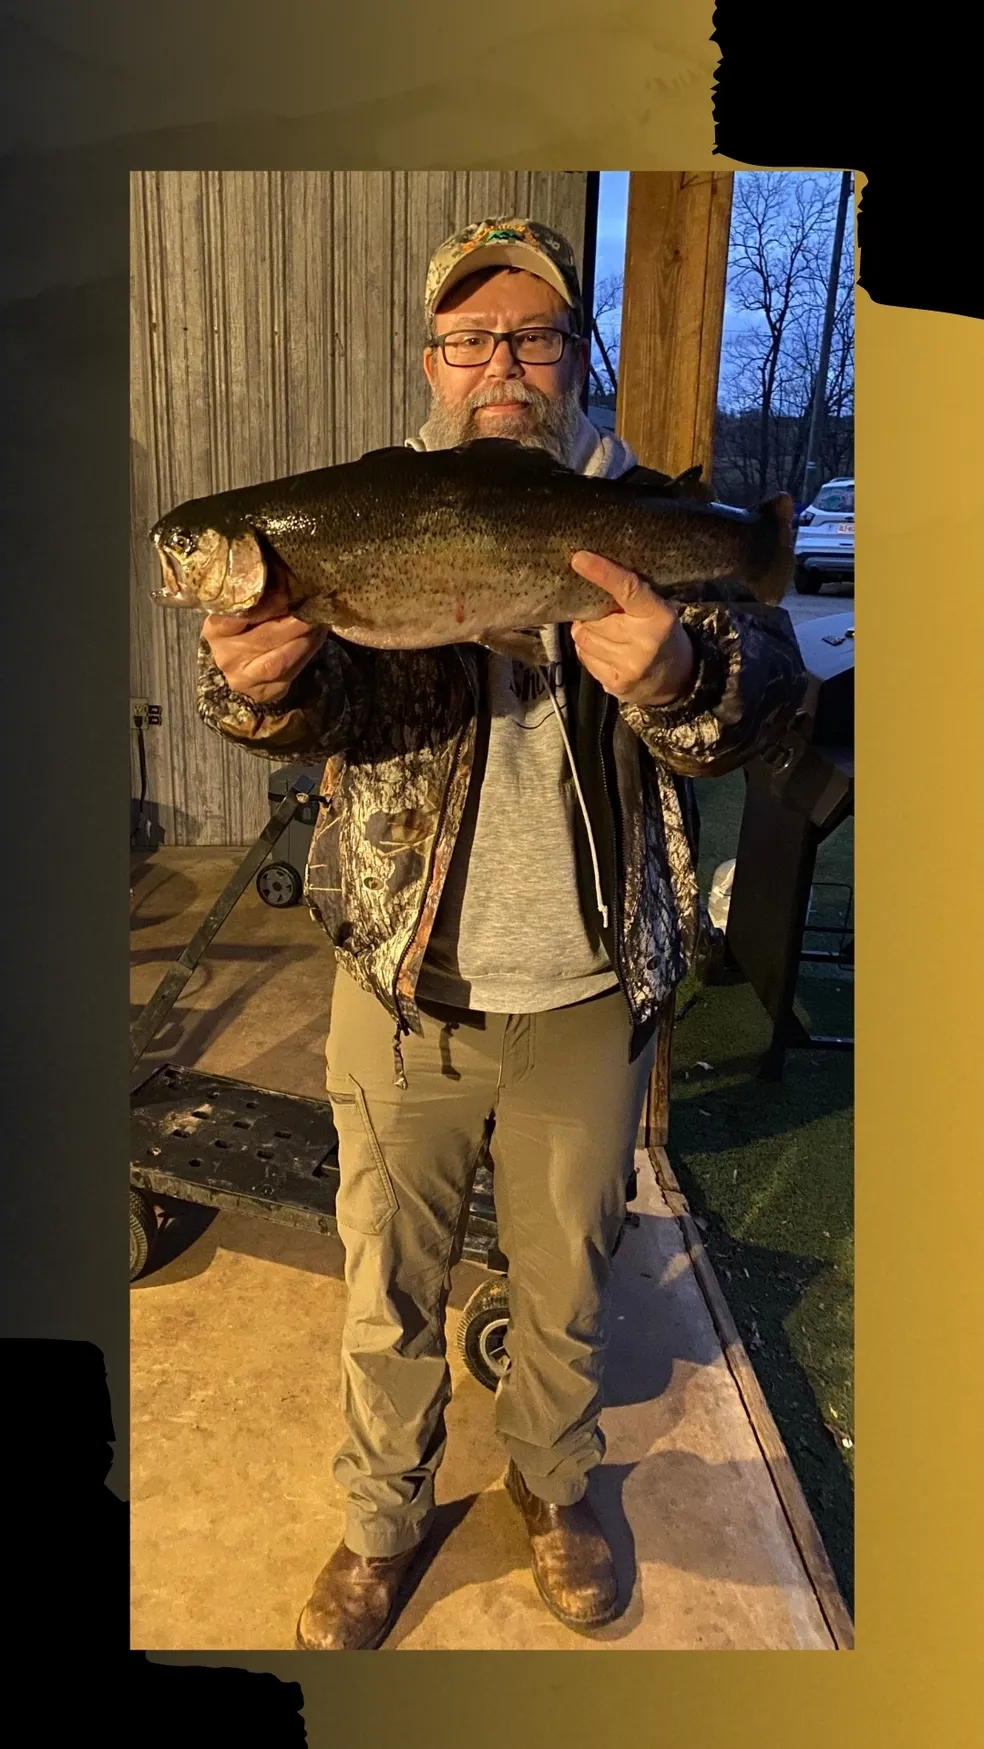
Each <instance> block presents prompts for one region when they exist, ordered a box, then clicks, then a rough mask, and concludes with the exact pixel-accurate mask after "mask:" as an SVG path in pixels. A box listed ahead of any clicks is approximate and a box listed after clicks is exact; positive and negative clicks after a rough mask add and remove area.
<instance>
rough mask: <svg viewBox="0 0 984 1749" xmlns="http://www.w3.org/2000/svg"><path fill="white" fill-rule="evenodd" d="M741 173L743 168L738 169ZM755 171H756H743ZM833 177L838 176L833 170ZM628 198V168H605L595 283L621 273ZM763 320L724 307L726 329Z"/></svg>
mask: <svg viewBox="0 0 984 1749" xmlns="http://www.w3.org/2000/svg"><path fill="white" fill-rule="evenodd" d="M739 174H741V172H739ZM744 174H746V175H748V174H751V175H754V174H755V172H754V171H752V172H747V171H746V172H744ZM829 175H830V177H831V180H832V181H834V180H835V179H837V178H838V176H839V173H838V172H837V171H830V172H829ZM628 201H629V172H628V171H627V170H603V171H602V172H601V179H600V190H599V197H598V242H597V254H596V259H595V283H596V284H597V282H598V281H599V280H602V279H608V278H609V277H610V276H611V275H612V274H613V273H621V272H622V271H623V268H624V266H625V221H626V213H627V209H628ZM761 320H762V318H761V316H759V315H757V314H756V313H754V312H748V311H745V310H735V309H734V308H732V307H731V306H730V305H729V304H728V303H725V308H724V332H725V334H726V335H729V334H733V333H736V332H737V331H739V330H740V329H741V328H746V327H748V326H750V325H751V326H755V325H756V324H758V323H760V322H761Z"/></svg>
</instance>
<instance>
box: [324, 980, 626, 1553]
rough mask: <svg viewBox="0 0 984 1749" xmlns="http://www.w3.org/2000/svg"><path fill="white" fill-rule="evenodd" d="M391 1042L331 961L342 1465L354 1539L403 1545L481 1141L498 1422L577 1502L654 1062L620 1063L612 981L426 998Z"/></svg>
mask: <svg viewBox="0 0 984 1749" xmlns="http://www.w3.org/2000/svg"><path fill="white" fill-rule="evenodd" d="M421 1019H422V1023H423V1035H422V1036H418V1035H416V1034H414V1033H411V1034H410V1035H409V1036H405V1037H404V1039H403V1041H402V1049H403V1061H404V1066H405V1076H406V1081H407V1087H406V1089H405V1090H401V1089H400V1088H399V1087H398V1086H397V1085H396V1084H395V1080H394V1057H393V1021H392V1020H391V1018H390V1016H389V1015H388V1014H387V1013H386V1011H385V1009H384V1008H383V1007H382V1005H381V1004H380V1003H379V1002H378V1001H377V1000H376V998H375V997H374V996H371V995H369V994H368V993H367V992H366V991H364V990H362V989H361V988H360V986H359V985H357V984H356V983H355V982H354V981H353V980H352V979H351V978H350V977H349V976H348V975H347V974H346V973H345V972H343V971H341V970H339V972H338V975H337V978H336V981H335V992H334V999H333V1005H332V1016H331V1030H330V1034H329V1038H328V1045H327V1083H326V1084H327V1091H328V1094H329V1097H330V1099H331V1102H332V1106H333V1110H334V1115H335V1123H336V1128H337V1130H338V1137H339V1165H340V1170H341V1184H340V1188H339V1193H338V1203H337V1217H338V1231H339V1236H340V1238H341V1240H342V1243H343V1244H344V1247H345V1280H346V1285H347V1289H348V1306H347V1312H346V1318H345V1325H344V1331H343V1336H342V1408H343V1413H344V1417H345V1423H346V1428H347V1434H346V1438H345V1442H344V1444H343V1446H342V1449H341V1451H340V1452H339V1454H338V1457H337V1459H336V1461H335V1466H334V1475H335V1479H336V1481H337V1482H338V1484H339V1485H340V1487H341V1488H342V1489H343V1490H344V1492H345V1494H346V1496H347V1501H348V1506H347V1515H346V1526H345V1541H346V1542H347V1544H348V1546H349V1547H350V1548H351V1549H352V1550H353V1551H354V1552H355V1553H357V1554H362V1555H392V1554H398V1553H401V1552H402V1551H403V1550H405V1549H409V1548H412V1547H413V1546H414V1544H415V1543H416V1542H417V1541H419V1539H420V1538H421V1536H422V1535H423V1534H424V1533H425V1531H426V1529H427V1526H428V1522H429V1520H430V1516H431V1514H432V1512H433V1507H434V1478H435V1474H436V1471H437V1468H438V1465H439V1464H440V1461H441V1458H442V1456H443V1453H444V1448H445V1443H446V1430H445V1419H444V1417H445V1410H446V1408H447V1405H448V1402H449V1400H450V1395H451V1388H450V1375H449V1371H448V1364H447V1359H446V1348H445V1332H444V1316H445V1307H446V1303H447V1297H448V1290H449V1286H450V1277H451V1269H452V1266H453V1264H454V1263H455V1262H456V1261H457V1258H458V1256H459V1254H460V1249H461V1244H462V1240H463V1237H464V1231H465V1226H466V1225H467V1219H468V1206H469V1200H470V1194H471V1188H472V1180H473V1176H474V1172H475V1168H476V1166H477V1165H478V1163H479V1161H480V1160H481V1158H482V1155H483V1152H484V1150H485V1147H486V1144H487V1139H488V1130H489V1125H490V1120H491V1119H492V1118H493V1117H494V1120H495V1127H494V1132H493V1135H492V1142H491V1148H490V1150H489V1153H490V1157H491V1162H492V1171H493V1188H494V1193H495V1205H496V1224H497V1227H498V1234H499V1245H500V1247H501V1249H502V1251H503V1252H504V1253H505V1255H506V1257H507V1258H508V1260H509V1317H510V1324H509V1335H508V1339H507V1351H508V1356H509V1366H508V1370H507V1372H506V1374H505V1376H504V1378H503V1379H502V1381H501V1382H500V1385H499V1388H498V1391H497V1392H496V1397H495V1423H496V1431H497V1433H498V1435H499V1438H500V1439H501V1441H502V1444H503V1446H504V1447H505V1450H506V1453H507V1454H508V1456H509V1457H510V1458H512V1459H514V1461H515V1463H516V1465H517V1468H518V1469H519V1470H520V1472H521V1474H522V1475H523V1477H524V1478H525V1480H526V1483H527V1486H528V1487H529V1488H530V1489H531V1491H532V1492H533V1493H535V1494H537V1495H539V1496H540V1497H541V1498H542V1499H544V1500H549V1501H553V1502H555V1503H557V1504H561V1505H564V1504H570V1503H571V1502H573V1501H575V1500H578V1499H580V1497H581V1495H582V1494H583V1493H584V1490H585V1487H586V1485H587V1475H588V1471H589V1470H590V1469H591V1468H592V1467H593V1466H594V1465H595V1464H596V1463H597V1462H598V1461H599V1460H600V1458H601V1457H602V1455H603V1453H604V1442H603V1438H602V1434H601V1431H600V1429H599V1426H598V1417H599V1413H600V1409H601V1370H602V1357H603V1349H604V1341H605V1297H606V1294H605V1290H606V1286H607V1283H608V1278H609V1273H610V1261H611V1255H612V1252H613V1249H614V1247H615V1244H616V1241H617V1239H618V1235H619V1232H620V1229H621V1226H622V1223H623V1220H624V1217H625V1191H626V1186H627V1181H628V1177H629V1174H630V1172H631V1170H632V1159H633V1153H634V1149H635V1146H636V1139H637V1135H638V1130H639V1124H640V1119H641V1117H642V1113H643V1107H644V1103H645V1096H646V1089H647V1085H648V1079H649V1074H650V1070H651V1066H652V1061H653V1050H652V1048H650V1049H648V1050H646V1051H643V1052H642V1054H641V1056H640V1057H639V1059H638V1060H637V1061H636V1062H635V1063H634V1064H632V1065H630V1064H629V1037H630V1030H631V1027H630V1018H629V1011H628V1007H627V1005H626V1002H625V998H624V996H623V994H622V992H621V991H620V990H615V991H613V992H611V993H610V994H605V995H602V996H598V997H595V998H593V999H592V1000H591V1001H589V1002H584V1003H578V1004H577V1005H575V1006H573V1007H569V1008H560V1009H554V1010H552V1011H550V1012H548V1013H545V1014H532V1015H528V1014H510V1015H504V1014H487V1015H479V1014H474V1013H469V1012H467V1011H464V1010H460V1009H440V1010H437V1009H434V1010H432V1011H431V1012H430V1013H423V1014H422V1015H421Z"/></svg>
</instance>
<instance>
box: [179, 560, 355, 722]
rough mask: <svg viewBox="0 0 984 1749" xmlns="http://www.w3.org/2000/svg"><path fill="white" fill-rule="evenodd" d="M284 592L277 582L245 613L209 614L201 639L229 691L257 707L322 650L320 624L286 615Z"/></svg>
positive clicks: (272, 700)
mask: <svg viewBox="0 0 984 1749" xmlns="http://www.w3.org/2000/svg"><path fill="white" fill-rule="evenodd" d="M287 608H288V595H287V588H286V585H285V583H284V582H283V580H282V579H278V580H277V582H276V584H275V585H274V587H273V588H272V589H270V590H269V591H267V592H266V593H265V594H264V596H263V598H262V600H261V601H260V602H259V603H258V604H257V606H256V607H254V608H252V609H251V610H250V612H249V613H243V614H235V615H226V614H214V613H213V614H209V616H208V618H207V619H206V621H205V623H204V625H203V626H202V637H203V638H204V639H205V642H206V643H207V645H208V647H209V649H210V650H211V652H212V660H213V662H214V663H215V666H216V668H218V670H219V672H220V674H221V675H222V676H223V678H224V680H225V681H226V682H227V684H228V685H229V686H230V687H231V689H232V691H233V692H241V693H244V694H245V696H246V697H247V698H251V699H253V700H254V702H255V703H256V704H275V703H276V702H277V700H278V699H281V698H283V697H284V695H285V694H286V692H287V690H288V688H289V687H290V683H291V681H292V680H294V679H295V678H296V676H297V675H298V674H300V672H301V669H302V668H304V667H306V666H307V664H308V662H310V660H311V657H312V656H313V655H314V654H315V652H316V651H317V650H320V648H321V646H322V644H323V643H324V641H325V639H326V637H327V636H328V632H327V628H326V627H324V626H309V625H307V624H306V623H305V621H304V620H301V619H295V618H294V616H293V615H292V614H291V613H289V612H288V611H287Z"/></svg>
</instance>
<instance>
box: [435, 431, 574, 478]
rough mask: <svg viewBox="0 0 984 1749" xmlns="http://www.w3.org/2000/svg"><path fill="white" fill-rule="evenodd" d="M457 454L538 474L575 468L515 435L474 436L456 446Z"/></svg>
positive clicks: (556, 472)
mask: <svg viewBox="0 0 984 1749" xmlns="http://www.w3.org/2000/svg"><path fill="white" fill-rule="evenodd" d="M455 453H456V454H457V455H468V456H475V455H477V456H478V458H479V459H480V460H481V461H487V462H491V463H492V464H493V466H495V465H498V466H500V467H501V466H504V465H505V464H506V463H507V462H508V464H509V466H510V468H513V467H525V468H527V469H528V470H529V471H530V472H533V471H535V472H536V473H538V474H545V473H548V472H549V473H552V474H570V473H573V472H574V470H573V468H565V466H564V464H563V462H559V461H558V460H557V457H556V456H555V455H551V454H550V452H549V451H548V450H545V449H532V448H531V447H530V445H529V444H527V443H518V442H517V441H516V439H515V438H514V437H473V438H472V439H471V442H470V443H459V444H457V445H456V446H455Z"/></svg>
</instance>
